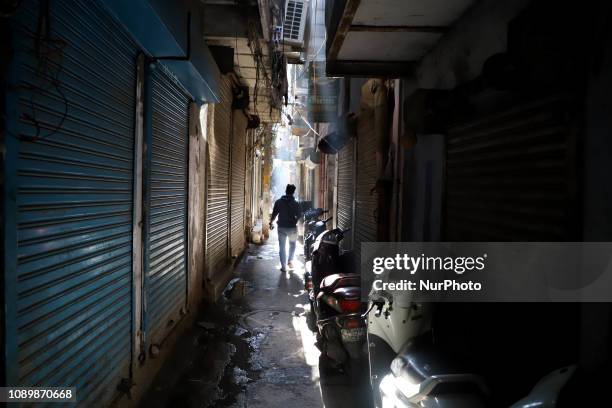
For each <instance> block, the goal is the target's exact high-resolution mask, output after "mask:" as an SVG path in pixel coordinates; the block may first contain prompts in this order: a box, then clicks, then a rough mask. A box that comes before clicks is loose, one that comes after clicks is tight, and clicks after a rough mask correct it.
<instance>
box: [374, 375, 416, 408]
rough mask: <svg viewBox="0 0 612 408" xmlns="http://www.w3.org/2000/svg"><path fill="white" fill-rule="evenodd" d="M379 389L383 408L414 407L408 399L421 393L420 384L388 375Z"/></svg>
mask: <svg viewBox="0 0 612 408" xmlns="http://www.w3.org/2000/svg"><path fill="white" fill-rule="evenodd" d="M379 389H380V396H381V400H382V408H397V407H413V406H414V405H413V404H411V403H410V402H409V401H408V399H409V398H410V397H413V396H415V395H417V394H418V393H419V391H420V384H416V383H411V382H410V381H406V380H404V379H401V378H398V377H396V376H394V375H393V374H387V375H386V376H384V377H383V379H382V381H381V382H380V385H379ZM409 394H410V395H409Z"/></svg>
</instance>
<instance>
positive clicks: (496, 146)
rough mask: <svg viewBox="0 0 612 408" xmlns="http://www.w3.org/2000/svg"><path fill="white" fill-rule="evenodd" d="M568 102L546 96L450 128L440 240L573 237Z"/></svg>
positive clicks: (545, 239)
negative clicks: (442, 225)
mask: <svg viewBox="0 0 612 408" xmlns="http://www.w3.org/2000/svg"><path fill="white" fill-rule="evenodd" d="M567 112H568V104H567V101H565V100H564V99H563V98H556V97H551V98H547V99H542V100H539V101H535V102H531V103H527V104H524V105H518V106H515V107H513V108H511V109H507V110H505V111H502V112H498V113H497V114H494V115H491V116H488V117H486V118H482V119H480V120H478V121H476V122H473V123H466V124H462V125H458V126H455V127H454V128H452V129H450V131H449V132H448V136H447V146H446V149H447V150H446V206H445V214H444V215H445V218H444V221H445V223H444V239H445V240H449V241H478V240H482V241H488V240H491V241H523V240H539V241H558V240H561V241H562V240H567V239H569V238H570V236H571V235H570V234H571V230H572V222H573V221H572V218H574V217H571V215H570V214H571V211H572V202H573V201H575V189H574V188H573V187H572V179H573V178H574V177H575V167H574V160H575V158H574V157H572V154H573V153H572V152H573V150H572V145H573V142H572V134H571V130H570V128H569V126H568V114H567Z"/></svg>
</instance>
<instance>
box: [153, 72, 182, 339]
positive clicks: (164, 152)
mask: <svg viewBox="0 0 612 408" xmlns="http://www.w3.org/2000/svg"><path fill="white" fill-rule="evenodd" d="M149 70H150V72H149V79H148V85H147V90H148V92H149V95H148V97H147V101H148V104H149V106H150V109H151V118H150V120H151V122H150V123H151V125H150V126H149V129H150V134H148V135H147V138H148V140H147V146H150V148H147V149H146V151H147V154H148V155H149V157H147V159H146V167H145V171H146V179H145V190H144V191H145V200H146V201H145V203H146V208H147V212H146V215H145V229H144V236H145V263H144V266H145V279H146V280H145V283H146V288H147V290H146V316H147V320H146V321H147V327H146V331H147V333H148V336H147V337H148V339H149V341H150V343H152V344H155V343H159V342H160V341H161V340H162V339H163V337H164V336H165V335H166V332H167V330H168V329H170V328H171V327H172V326H173V323H175V322H176V321H177V320H178V317H179V313H180V310H181V308H182V307H183V306H184V305H185V303H186V289H187V286H186V285H187V280H186V279H187V272H186V271H187V249H186V248H187V246H186V243H187V192H188V190H187V189H188V186H187V180H188V171H189V168H188V147H187V146H188V142H189V134H188V132H189V130H188V126H189V101H190V97H189V95H188V94H187V93H186V92H185V91H184V90H183V88H182V87H181V86H180V85H179V84H178V83H177V81H176V80H174V79H173V78H172V77H171V74H170V73H169V72H168V71H167V69H166V68H165V67H164V66H163V65H162V64H155V65H154V66H150V67H149Z"/></svg>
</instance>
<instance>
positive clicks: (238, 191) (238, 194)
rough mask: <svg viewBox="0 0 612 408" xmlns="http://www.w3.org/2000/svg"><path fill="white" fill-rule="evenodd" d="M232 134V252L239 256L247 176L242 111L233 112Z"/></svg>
mask: <svg viewBox="0 0 612 408" xmlns="http://www.w3.org/2000/svg"><path fill="white" fill-rule="evenodd" d="M233 115H234V116H233V128H234V129H233V135H232V179H231V182H230V183H231V188H232V200H231V206H232V214H231V224H232V226H231V253H232V256H238V255H239V254H240V253H241V252H242V250H243V249H244V243H245V236H244V217H245V215H244V183H245V177H246V127H247V117H246V116H245V114H244V113H242V111H238V110H235V111H234V113H233Z"/></svg>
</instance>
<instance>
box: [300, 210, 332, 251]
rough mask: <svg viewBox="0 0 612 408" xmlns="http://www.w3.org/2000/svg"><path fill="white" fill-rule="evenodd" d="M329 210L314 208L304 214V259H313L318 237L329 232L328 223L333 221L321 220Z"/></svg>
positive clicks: (328, 219)
mask: <svg viewBox="0 0 612 408" xmlns="http://www.w3.org/2000/svg"><path fill="white" fill-rule="evenodd" d="M327 212H328V210H323V209H322V208H313V209H311V210H308V211H305V212H304V258H305V259H306V261H309V260H310V259H311V258H312V247H313V244H314V243H315V241H316V239H317V237H318V236H319V235H321V233H322V232H324V231H325V230H327V223H328V222H329V221H330V220H331V219H332V218H331V217H330V218H327V219H325V220H321V216H322V215H323V214H325V213H327Z"/></svg>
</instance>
